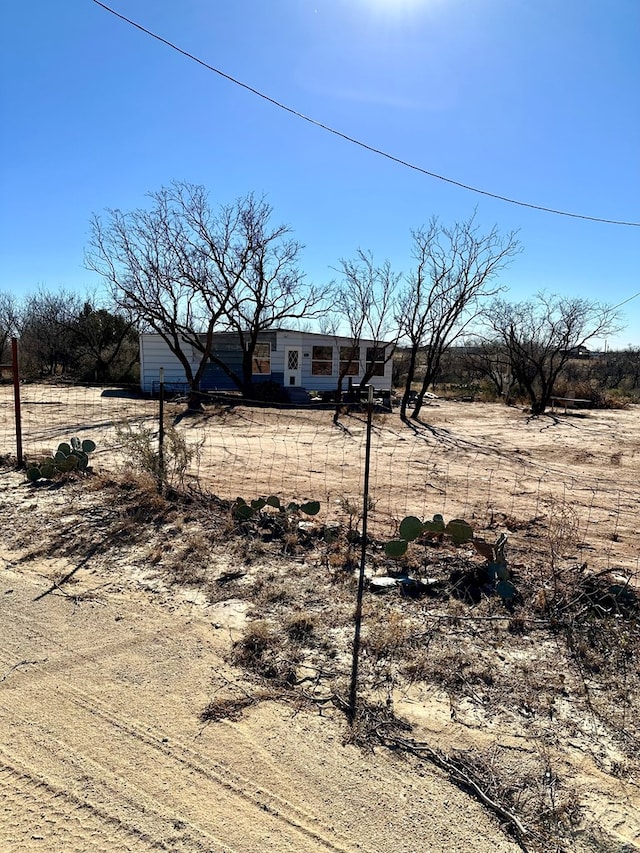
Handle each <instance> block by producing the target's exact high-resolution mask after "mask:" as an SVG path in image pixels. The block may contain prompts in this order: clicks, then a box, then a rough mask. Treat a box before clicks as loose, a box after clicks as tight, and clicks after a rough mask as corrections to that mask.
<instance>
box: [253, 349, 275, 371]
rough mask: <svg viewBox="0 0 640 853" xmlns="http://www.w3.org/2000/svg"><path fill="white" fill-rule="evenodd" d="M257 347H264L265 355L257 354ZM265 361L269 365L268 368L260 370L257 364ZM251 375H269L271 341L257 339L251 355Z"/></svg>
mask: <svg viewBox="0 0 640 853" xmlns="http://www.w3.org/2000/svg"><path fill="white" fill-rule="evenodd" d="M258 347H266V348H267V355H266V356H265V355H257V354H256V353H257V351H258ZM263 352H264V350H263ZM263 363H266V364H268V366H269V370H260V369H258V366H259V365H260V364H263ZM251 375H252V376H271V342H270V341H258V343H257V344H256V346H255V349H254V351H253V355H252V357H251Z"/></svg>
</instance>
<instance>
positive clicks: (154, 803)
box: [0, 475, 517, 853]
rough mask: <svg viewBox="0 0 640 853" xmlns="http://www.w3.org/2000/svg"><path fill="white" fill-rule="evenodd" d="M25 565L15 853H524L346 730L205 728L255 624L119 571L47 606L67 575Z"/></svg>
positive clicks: (13, 598) (10, 699) (249, 715)
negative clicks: (220, 682) (216, 688)
mask: <svg viewBox="0 0 640 853" xmlns="http://www.w3.org/2000/svg"><path fill="white" fill-rule="evenodd" d="M3 479H4V482H3V493H2V494H3V498H4V499H5V500H6V499H7V497H9V495H8V494H7V492H9V493H10V494H11V493H13V492H14V489H16V484H15V477H14V476H13V475H5V476H4V478H3ZM19 488H20V487H18V489H19ZM13 499H15V498H13ZM19 557H20V555H19V554H18V553H15V552H8V551H6V550H5V549H3V550H2V554H1V555H0V560H1V562H2V567H1V569H0V594H1V598H0V602H1V604H0V607H1V611H2V617H1V622H0V625H1V626H2V627H1V645H2V649H1V651H0V708H1V714H0V788H1V790H2V804H1V805H0V811H1V813H2V819H1V820H0V850H2V851H3V853H14V851H15V853H18V851H34V850H43V851H47V853H54V851H60V853H76V851H77V853H85V852H86V851H90V850H96V851H98V850H99V851H124V850H127V851H146V850H170V851H189V853H193V851H212V853H222V851H225V853H251V851H255V853H262V851H265V850H274V851H283V853H284V851H292V850H295V851H314V853H315V851H341V852H342V853H350V851H368V853H382V851H387V850H398V851H407V853H409V851H412V852H413V853H417V851H422V850H429V849H432V850H436V849H437V850H441V851H451V853H453V851H459V850H476V851H487V853H488V851H505V853H506V851H509V850H515V849H517V846H516V845H515V844H514V843H513V842H512V841H509V840H508V838H507V837H506V836H505V835H504V833H503V832H502V831H501V829H500V826H499V824H498V821H497V820H496V819H495V818H494V817H492V816H491V815H489V814H487V813H485V812H484V811H483V809H482V807H481V806H480V805H479V804H478V803H475V802H473V801H472V800H470V799H469V798H468V797H467V796H466V795H465V794H464V793H463V792H462V791H460V790H459V789H458V788H456V787H454V786H453V785H452V784H451V783H450V782H449V781H447V779H446V777H445V775H444V774H443V773H442V772H440V771H438V770H436V769H433V768H430V767H428V766H425V767H422V768H421V769H420V772H419V774H418V773H414V772H413V771H411V770H409V768H408V767H407V764H406V761H403V760H402V759H401V758H399V757H396V756H393V755H391V754H389V753H387V752H385V751H384V750H380V751H376V752H375V753H367V752H363V751H362V750H361V749H360V748H359V747H357V746H354V745H349V744H346V745H345V744H344V743H343V739H344V735H345V725H344V719H343V718H340V719H337V718H336V717H335V716H333V715H332V714H331V713H327V714H326V715H323V716H321V715H320V714H319V712H318V710H317V709H314V710H313V711H312V710H309V709H305V708H298V707H296V705H295V704H290V703H282V702H276V701H267V702H264V703H261V704H260V705H259V706H257V707H255V708H252V709H249V710H248V711H247V712H246V714H245V716H244V717H243V719H241V720H239V721H237V722H233V721H230V720H223V721H220V722H216V723H211V724H208V725H207V724H203V723H202V722H201V721H200V719H199V711H200V710H201V708H202V707H203V706H205V705H206V703H207V701H208V700H209V698H210V696H211V690H212V687H211V685H212V676H214V675H215V677H216V679H220V677H221V676H222V675H224V677H225V678H227V679H228V680H229V681H231V682H233V681H234V680H236V681H237V680H239V678H240V676H239V674H238V673H237V672H234V671H233V670H232V669H229V667H228V665H227V664H226V663H225V662H224V659H223V652H224V651H225V649H227V648H228V647H229V645H230V642H231V638H232V637H233V636H234V634H236V633H237V631H238V630H239V627H240V624H241V621H242V609H240V610H237V609H235V608H234V606H233V605H230V606H225V605H224V604H220V605H217V606H212V607H206V608H203V607H201V606H199V605H198V604H193V603H190V602H189V600H188V596H187V600H185V598H184V596H180V595H179V594H177V593H175V592H173V593H172V592H169V591H163V590H161V589H160V588H159V587H156V590H155V591H154V592H150V591H148V590H144V589H143V588H141V586H142V587H144V583H141V582H136V581H135V580H134V579H133V578H132V577H131V576H130V574H129V573H128V572H127V569H126V567H124V566H122V567H117V566H109V565H104V566H96V565H91V567H90V568H89V567H88V566H87V568H86V569H85V570H83V574H82V575H81V577H80V578H79V579H78V581H77V583H76V584H74V586H73V590H72V591H73V595H74V596H76V598H73V599H70V598H69V597H68V596H65V595H63V594H61V593H60V591H59V590H54V592H53V593H50V594H49V595H46V596H45V597H43V598H38V596H41V595H42V593H43V592H45V591H46V590H47V589H48V588H49V587H50V586H51V580H52V578H53V577H54V576H58V577H59V573H60V572H61V571H64V570H65V569H66V568H67V565H66V564H64V563H63V562H61V561H46V560H34V561H32V560H28V561H27V562H26V563H25V562H22V561H21V560H20V559H19ZM56 573H57V574H56ZM86 590H92V591H93V592H92V594H91V596H90V597H89V598H87V599H85V600H83V599H82V593H83V592H85V591H86Z"/></svg>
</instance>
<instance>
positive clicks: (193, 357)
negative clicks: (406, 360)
mask: <svg viewBox="0 0 640 853" xmlns="http://www.w3.org/2000/svg"><path fill="white" fill-rule="evenodd" d="M258 340H259V341H260V342H261V343H267V342H268V343H270V344H271V373H270V374H264V375H262V376H254V377H253V379H254V381H255V382H268V381H272V382H276V383H277V384H279V385H284V384H285V381H284V380H285V363H284V353H285V348H286V347H299V349H300V351H301V356H302V359H301V375H302V379H301V384H302V387H304V388H306V389H307V390H308V391H333V390H335V389H336V388H337V386H338V374H339V368H340V365H339V360H340V347H341V346H349V345H350V343H351V341H350V339H349V338H343V337H336V336H334V335H321V334H318V333H315V332H298V331H295V330H273V331H270V332H266V333H265V334H263V335H261V336H260V337H259V339H258ZM372 343H373V342H372V341H362V343H361V346H360V360H359V371H358V374H357V375H356V376H352V377H351V378H352V381H353V384H354V385H358V384H359V383H360V380H361V378H362V375H363V372H364V366H365V358H366V349H367V347H368V346H372ZM314 346H330V347H332V355H333V359H332V365H331V367H332V369H331V375H330V376H329V375H326V376H314V375H313V373H312V360H313V347H314ZM186 349H187V352H188V353H190V361H191V364H192V366H193V368H194V369H196V368H197V365H198V364H199V362H200V353H198V352H195V353H194V352H193V349H192V348H191V347H187V348H186ZM213 353H214V355H216V356H218V357H219V358H221V359H222V360H224V362H225V364H228V365H229V367H231V368H232V369H233V370H234V371H235V372H237V373H241V370H242V350H241V348H240V345H239V343H238V342H237V337H236V336H235V335H234V334H232V333H219V334H217V335H216V336H215V340H214V348H213ZM161 367H164V371H165V383H166V384H167V385H169V386H171V385H175V386H178V387H180V385H184V384H185V383H186V378H185V374H184V370H183V368H182V365H181V364H180V362H179V361H178V359H177V358H176V357H175V356H174V355H173V354H172V353H171V351H170V350H169V348H168V347H167V345H166V343H165V342H164V341H163V340H162V338H161V337H160V336H159V335H153V334H146V333H145V334H141V335H140V384H141V387H142V390H143V391H145V392H147V393H152V392H153V391H157V388H158V382H159V378H160V368H161ZM391 380H392V362H391V359H389V361H388V362H387V363H386V364H385V367H384V376H374V377H372V379H371V384H372V385H374V386H375V388H377V389H379V390H389V389H390V388H391ZM347 384H348V377H345V378H344V380H343V388H344V389H346V387H347ZM235 387H236V386H235V384H234V382H233V380H232V379H231V378H230V377H229V376H227V374H226V373H225V372H224V370H222V368H221V367H220V366H219V365H216V364H214V363H211V364H209V365H208V366H207V367H206V369H205V373H204V376H203V380H202V383H201V388H202V390H205V391H213V390H220V391H222V390H232V389H235Z"/></svg>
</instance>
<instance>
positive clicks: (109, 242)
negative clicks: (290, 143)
mask: <svg viewBox="0 0 640 853" xmlns="http://www.w3.org/2000/svg"><path fill="white" fill-rule="evenodd" d="M149 198H150V199H151V202H152V205H151V207H150V209H137V210H133V211H130V212H128V213H123V212H122V211H120V210H113V209H111V210H109V211H108V220H107V221H106V222H103V221H102V219H101V217H99V216H94V217H93V218H92V220H91V238H90V241H89V248H88V250H87V252H86V254H85V263H86V266H87V267H88V268H89V269H91V270H94V271H95V272H97V273H99V274H100V275H101V276H102V277H103V278H104V279H105V280H106V282H107V284H108V287H109V291H110V294H111V298H112V300H113V302H114V304H115V305H116V306H118V307H119V308H120V309H121V310H123V311H124V312H125V313H126V314H130V315H132V316H133V317H134V318H135V319H136V320H137V321H138V323H139V325H140V327H141V329H143V330H144V329H150V330H152V331H154V332H156V333H157V334H159V335H160V336H161V337H162V339H163V340H164V341H165V342H166V344H167V346H168V347H169V349H170V351H171V352H172V353H173V354H174V355H175V357H176V358H177V359H178V361H179V362H180V364H181V365H182V368H183V369H184V373H185V377H186V379H187V382H188V384H189V388H190V389H191V392H192V393H191V399H190V405H191V406H192V407H197V392H198V390H199V388H200V381H201V379H202V376H203V374H204V371H205V369H206V366H207V364H208V363H209V355H210V351H211V347H212V342H213V332H214V329H215V328H216V324H217V323H218V322H219V320H220V318H221V317H222V316H223V314H224V310H225V309H226V303H227V299H228V292H227V291H226V289H225V288H226V284H225V283H224V282H221V281H220V280H219V277H218V276H217V271H216V269H215V267H214V266H213V265H212V262H211V259H210V252H209V243H208V241H207V240H204V239H203V237H202V233H201V231H200V229H198V228H194V226H193V222H194V220H195V221H202V220H204V221H207V220H208V219H209V218H210V210H209V206H208V201H207V197H206V193H205V192H204V190H203V189H202V188H201V187H194V186H192V185H189V184H180V183H175V184H172V185H171V186H170V187H163V188H162V189H160V190H159V191H158V192H154V193H150V194H149ZM194 342H197V344H198V350H199V353H200V358H199V359H194V357H193V355H194V354H193V349H194V346H193V345H194Z"/></svg>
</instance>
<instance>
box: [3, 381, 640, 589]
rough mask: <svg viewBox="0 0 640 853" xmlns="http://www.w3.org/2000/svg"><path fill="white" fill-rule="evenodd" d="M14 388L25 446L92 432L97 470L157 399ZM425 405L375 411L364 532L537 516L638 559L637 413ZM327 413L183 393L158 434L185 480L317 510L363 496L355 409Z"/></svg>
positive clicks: (355, 508)
mask: <svg viewBox="0 0 640 853" xmlns="http://www.w3.org/2000/svg"><path fill="white" fill-rule="evenodd" d="M21 396H22V442H23V449H24V455H25V457H26V459H27V460H36V459H38V458H39V457H42V456H44V455H48V454H50V453H51V452H52V451H55V449H56V447H57V445H58V443H59V442H61V441H68V440H69V439H70V438H71V437H72V436H78V437H79V438H81V439H84V438H90V439H92V440H93V441H94V442H95V443H96V445H97V450H96V452H95V453H94V454H92V460H91V461H92V465H93V468H94V469H95V470H97V471H103V472H109V473H112V474H117V473H118V472H121V471H122V470H123V469H125V468H126V469H129V470H130V468H131V465H132V462H131V447H130V446H128V445H130V444H131V441H130V439H127V436H136V435H139V434H141V433H142V432H146V434H147V435H148V437H149V441H150V442H151V443H152V444H153V442H154V441H156V439H157V434H158V401H157V400H153V399H143V398H141V397H140V395H139V394H138V393H137V391H136V389H133V388H132V389H123V388H95V387H84V386H75V385H53V384H52V385H45V384H24V385H23V386H22V387H21ZM482 405H483V404H479V406H482ZM424 414H425V422H424V423H417V422H411V423H404V422H402V421H401V420H400V417H399V415H398V414H397V413H391V414H375V415H374V422H373V436H372V454H371V460H372V462H371V470H370V488H369V494H370V498H371V514H370V517H369V531H370V534H371V535H372V536H373V537H380V538H383V537H388V536H390V535H393V532H394V531H395V530H396V529H397V525H398V522H399V520H400V519H402V518H403V517H404V516H405V515H417V516H419V517H421V518H429V517H431V516H432V515H433V514H434V513H441V514H443V515H444V516H445V518H446V519H449V518H453V517H463V518H467V519H468V520H469V521H470V522H471V523H472V524H473V525H474V527H476V528H478V529H488V528H491V527H492V526H493V527H496V526H501V527H507V528H509V529H510V530H512V531H513V535H514V539H515V538H516V537H519V538H520V539H521V540H522V542H523V543H526V538H527V536H529V535H531V530H532V527H533V526H536V528H537V530H538V535H541V532H542V533H544V531H545V529H546V530H547V532H548V538H550V539H551V538H552V537H553V536H557V535H561V534H560V533H558V531H561V529H563V530H564V534H562V535H565V537H566V538H567V539H568V540H569V539H571V538H573V540H574V541H575V549H574V551H575V559H577V560H580V561H585V562H589V564H593V565H594V566H595V567H597V568H602V569H604V568H614V569H615V568H620V569H625V570H627V571H633V572H637V571H638V568H639V565H638V561H639V557H638V548H637V547H636V544H635V543H636V542H637V541H638V533H639V531H638V518H640V515H639V510H640V493H639V490H638V488H637V482H638V476H637V475H638V465H637V461H636V459H635V458H634V451H633V441H634V440H635V439H634V436H633V433H632V432H629V435H628V436H627V437H626V438H625V432H624V430H625V429H627V432H628V431H629V429H630V428H631V426H632V422H631V420H630V419H631V418H635V413H633V412H607V413H600V412H598V413H595V412H593V413H589V415H588V416H586V417H584V416H583V417H581V418H580V419H573V420H572V419H571V418H561V419H557V420H556V421H555V422H554V421H553V420H551V419H548V429H547V426H546V424H547V421H546V419H543V421H544V422H545V423H544V424H542V425H541V423H542V422H541V421H540V420H538V421H537V422H536V424H531V422H527V421H526V417H525V415H523V413H522V412H518V411H516V410H507V409H506V407H504V406H494V407H492V406H490V405H485V406H484V408H482V409H481V408H479V407H478V406H477V405H476V404H464V403H459V404H455V403H450V402H435V403H434V404H433V407H432V408H429V409H427V410H426V411H425V413H424ZM333 415H334V411H333V410H332V409H327V408H321V407H317V406H314V405H310V406H307V407H289V408H287V407H284V408H282V407H281V408H270V407H267V406H249V405H243V404H236V403H234V402H232V401H229V400H226V401H225V400H218V401H212V402H210V403H208V404H207V405H205V407H204V411H203V412H202V413H200V414H197V415H186V414H185V405H184V402H171V401H169V402H167V403H166V404H165V425H166V427H167V429H168V431H169V434H170V433H171V431H172V430H173V432H174V435H176V436H178V437H179V438H180V439H182V440H183V442H184V444H185V445H186V447H187V448H189V449H190V455H191V457H192V458H191V461H190V463H189V466H188V469H187V470H186V472H185V479H184V482H185V484H186V485H187V486H189V485H193V486H197V487H198V488H199V489H201V490H203V491H205V492H208V493H211V494H215V495H217V496H218V497H220V498H223V499H229V500H233V499H234V498H236V497H238V496H241V497H243V498H245V499H246V500H249V499H251V498H255V497H259V496H267V495H270V494H275V495H277V496H278V497H279V498H280V499H282V500H287V501H288V500H296V501H302V500H319V501H320V502H321V506H322V510H321V519H322V520H324V521H329V520H340V519H343V518H344V517H345V514H349V513H352V514H354V515H357V514H358V513H359V512H360V511H361V507H362V487H363V466H364V455H365V431H366V416H365V414H364V412H361V411H358V410H357V409H352V410H350V411H346V410H345V411H344V412H343V413H342V414H341V416H340V418H339V419H338V422H337V423H334V420H333ZM470 415H471V417H470ZM458 417H459V418H460V422H459V423H458ZM476 418H477V429H474V420H475V419H476ZM616 419H618V421H617V420H616ZM427 421H433V423H434V424H436V425H435V426H434V425H431V424H429V423H427ZM576 429H577V430H579V431H580V433H579V436H578V440H577V441H576V440H575V436H574V435H573V434H572V432H571V431H572V430H576ZM492 430H494V432H492ZM545 430H546V432H545ZM554 430H555V432H554ZM547 433H548V434H547ZM620 435H622V436H623V439H624V440H623V441H622V443H620V441H621V440H620V438H619V436H620ZM528 440H531V441H532V442H534V443H535V447H534V446H533V445H532V446H529V445H528V444H527V441H528ZM518 442H519V443H518ZM166 446H167V445H166ZM169 450H170V442H169ZM165 452H167V451H165ZM0 453H1V454H2V455H3V456H5V457H11V456H14V455H15V428H14V405H13V389H12V388H11V386H10V385H8V384H5V385H0Z"/></svg>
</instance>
